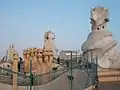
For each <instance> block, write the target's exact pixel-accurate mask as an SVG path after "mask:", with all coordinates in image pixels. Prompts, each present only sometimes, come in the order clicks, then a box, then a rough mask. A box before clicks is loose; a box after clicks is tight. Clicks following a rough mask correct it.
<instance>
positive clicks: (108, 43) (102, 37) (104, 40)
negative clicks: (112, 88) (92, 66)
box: [81, 7, 120, 69]
mask: <svg viewBox="0 0 120 90" xmlns="http://www.w3.org/2000/svg"><path fill="white" fill-rule="evenodd" d="M108 21H109V19H108V10H107V9H105V8H103V7H97V8H94V9H92V11H91V24H92V32H91V33H90V34H89V35H88V38H87V40H86V41H85V42H84V43H83V45H82V47H81V49H82V51H83V53H84V55H85V56H87V55H88V57H90V52H93V57H96V56H97V57H98V64H99V66H100V67H102V68H110V69H119V68H120V53H118V49H117V47H116V45H117V42H116V41H115V40H114V39H113V38H112V33H111V32H109V31H108V30H107V28H106V27H107V22H108Z"/></svg>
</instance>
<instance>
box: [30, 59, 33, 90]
mask: <svg viewBox="0 0 120 90" xmlns="http://www.w3.org/2000/svg"><path fill="white" fill-rule="evenodd" d="M32 78H33V75H32V59H30V90H32V83H33V80H32Z"/></svg>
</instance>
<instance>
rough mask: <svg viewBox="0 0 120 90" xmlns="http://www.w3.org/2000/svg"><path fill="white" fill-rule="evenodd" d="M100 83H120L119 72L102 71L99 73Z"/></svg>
mask: <svg viewBox="0 0 120 90" xmlns="http://www.w3.org/2000/svg"><path fill="white" fill-rule="evenodd" d="M98 76H99V81H100V82H118V81H120V71H119V70H107V69H105V70H101V71H99V72H98Z"/></svg>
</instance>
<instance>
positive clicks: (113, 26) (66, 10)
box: [0, 0, 120, 57]
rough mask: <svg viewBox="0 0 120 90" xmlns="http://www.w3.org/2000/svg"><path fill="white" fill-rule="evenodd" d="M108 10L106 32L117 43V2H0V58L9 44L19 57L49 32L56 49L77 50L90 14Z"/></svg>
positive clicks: (119, 19)
mask: <svg viewBox="0 0 120 90" xmlns="http://www.w3.org/2000/svg"><path fill="white" fill-rule="evenodd" d="M98 5H101V6H104V7H106V8H109V13H110V22H109V25H108V29H109V30H110V31H111V32H113V35H114V38H115V39H116V40H117V41H118V42H119V41H120V35H119V32H120V31H119V30H120V24H119V22H120V17H119V16H120V10H119V9H120V0H0V36H1V38H0V57H2V56H3V55H5V51H6V49H7V48H8V46H9V44H15V46H16V49H17V50H18V51H19V52H20V53H22V50H23V49H24V48H27V47H34V46H35V47H42V44H43V38H44V32H45V31H47V30H48V28H51V30H52V31H53V32H54V33H55V35H56V41H55V43H56V47H57V48H59V49H80V47H81V45H82V43H83V42H84V41H85V40H86V38H87V35H88V34H89V32H90V31H91V30H90V29H91V28H90V23H89V22H90V20H89V18H90V10H91V8H92V7H95V6H98Z"/></svg>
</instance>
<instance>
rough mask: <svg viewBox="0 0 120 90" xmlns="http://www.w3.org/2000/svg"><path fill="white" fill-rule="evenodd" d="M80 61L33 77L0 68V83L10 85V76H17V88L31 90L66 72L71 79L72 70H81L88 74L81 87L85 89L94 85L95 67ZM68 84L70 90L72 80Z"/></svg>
mask: <svg viewBox="0 0 120 90" xmlns="http://www.w3.org/2000/svg"><path fill="white" fill-rule="evenodd" d="M71 61H72V60H71ZM81 61H82V62H81V64H78V63H76V64H74V65H72V62H71V66H70V67H64V68H63V69H60V70H57V69H55V68H53V70H52V71H51V72H48V73H44V74H40V75H34V74H33V73H32V72H30V74H29V75H25V74H24V73H16V72H14V71H12V70H10V69H5V68H2V67H0V83H5V84H9V85H12V80H13V77H12V75H13V74H17V75H18V82H17V83H18V86H30V87H31V88H30V90H32V86H39V85H43V84H46V83H49V82H51V81H53V80H55V79H56V78H57V77H60V76H61V75H62V74H64V73H65V72H68V71H70V75H71V77H72V73H73V72H72V70H73V69H79V70H83V71H84V72H85V73H87V74H88V80H87V81H86V84H85V85H84V86H83V87H84V88H87V87H88V86H90V85H92V84H95V83H96V76H97V65H96V64H95V63H89V62H88V61H87V59H85V58H84V57H81ZM30 70H31V69H30ZM70 84H71V90H72V79H71V83H70Z"/></svg>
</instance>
